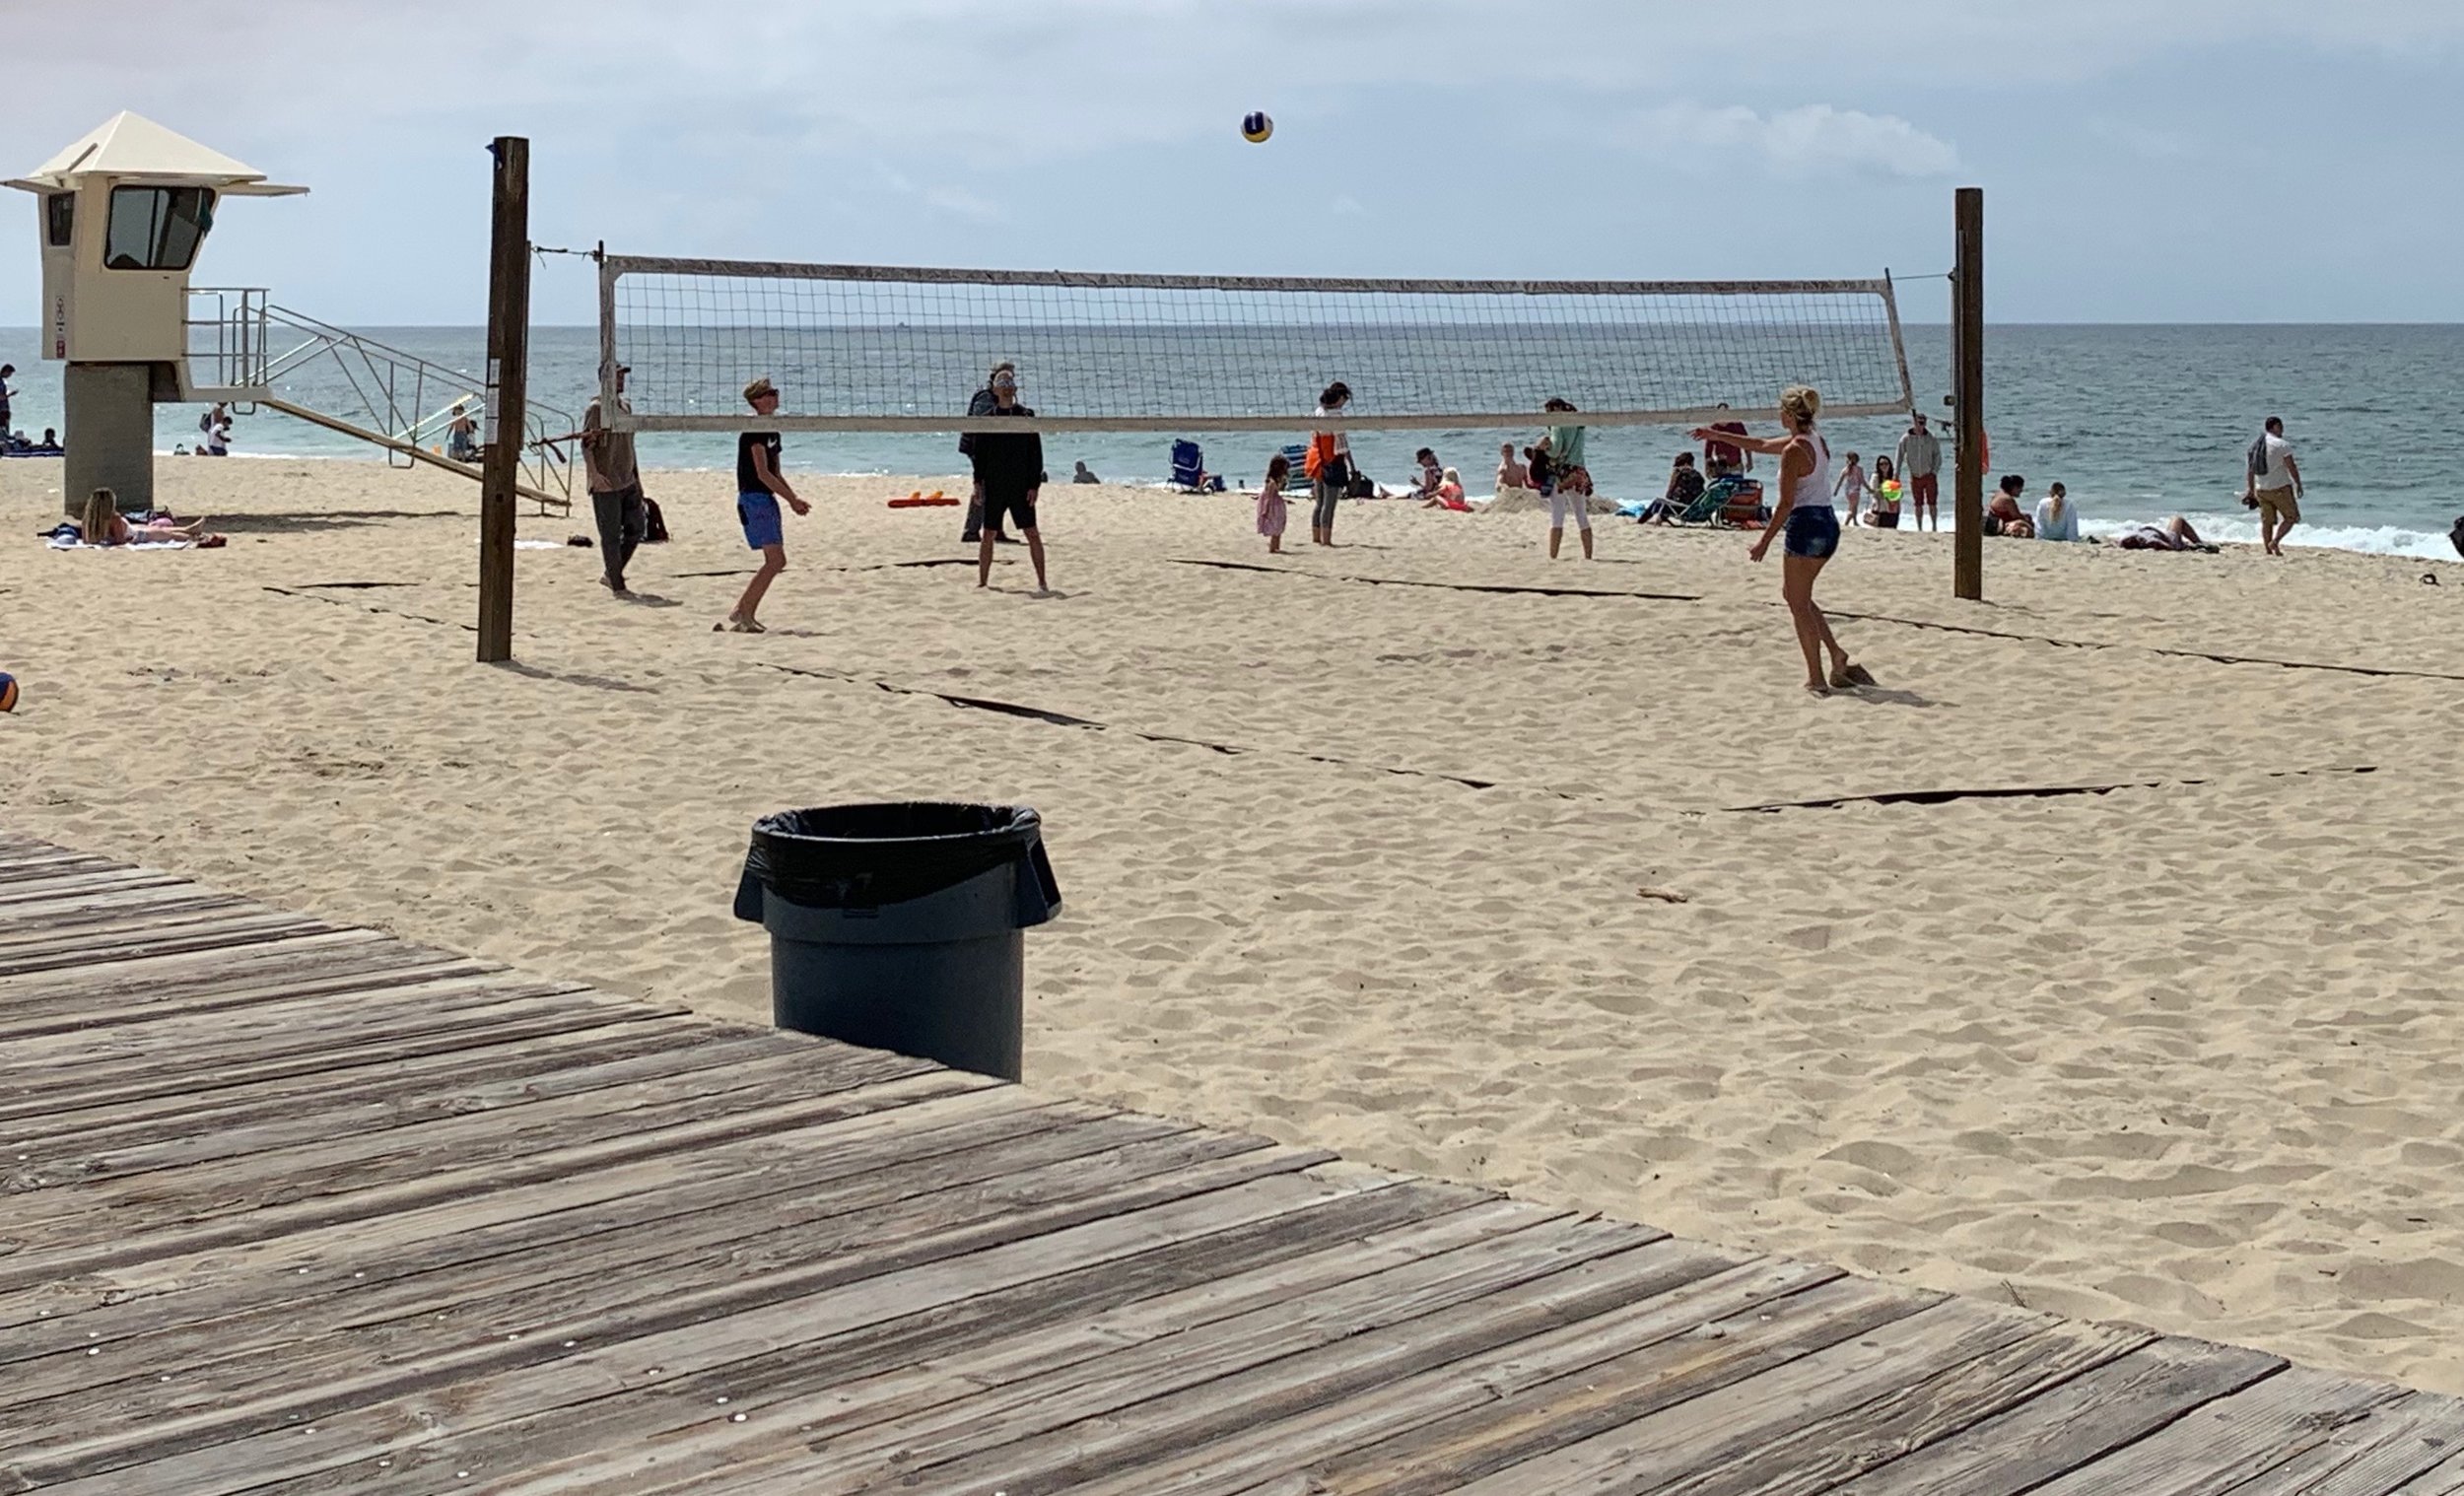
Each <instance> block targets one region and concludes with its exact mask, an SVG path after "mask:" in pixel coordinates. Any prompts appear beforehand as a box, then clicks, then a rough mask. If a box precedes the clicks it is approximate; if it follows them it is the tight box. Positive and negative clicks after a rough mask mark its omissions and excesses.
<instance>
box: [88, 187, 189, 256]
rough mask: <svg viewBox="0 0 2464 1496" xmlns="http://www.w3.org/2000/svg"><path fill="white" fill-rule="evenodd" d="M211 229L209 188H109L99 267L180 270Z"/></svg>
mask: <svg viewBox="0 0 2464 1496" xmlns="http://www.w3.org/2000/svg"><path fill="white" fill-rule="evenodd" d="M213 227H214V189H213V188H211V187H113V188H112V189H111V222H110V226H109V229H108V231H107V233H106V235H105V237H104V239H103V265H104V266H105V267H106V268H108V269H112V270H185V269H187V268H188V264H189V261H191V260H193V259H195V258H196V257H197V245H199V244H201V243H203V242H204V241H205V234H206V231H207V230H209V229H211V228H213Z"/></svg>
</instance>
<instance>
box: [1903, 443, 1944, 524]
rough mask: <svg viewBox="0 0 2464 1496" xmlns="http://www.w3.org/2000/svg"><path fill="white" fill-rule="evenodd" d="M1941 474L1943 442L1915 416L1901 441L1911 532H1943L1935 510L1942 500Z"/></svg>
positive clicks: (1938, 513) (1940, 516)
mask: <svg viewBox="0 0 2464 1496" xmlns="http://www.w3.org/2000/svg"><path fill="white" fill-rule="evenodd" d="M1941 474H1942V442H1940V441H1938V440H1937V439H1936V438H1935V436H1934V433H1933V431H1932V429H1931V428H1929V427H1928V426H1927V425H1926V424H1925V418H1924V417H1923V416H1919V415H1911V416H1910V417H1909V418H1908V430H1907V434H1906V435H1905V436H1902V437H1901V438H1900V439H1899V481H1900V482H1901V483H1903V484H1905V485H1906V486H1907V489H1908V508H1909V510H1910V513H1909V516H1908V528H1910V529H1912V530H1939V529H1941V528H1942V515H1941V513H1940V511H1939V510H1937V509H1936V508H1935V506H1936V505H1937V504H1938V503H1939V502H1940V497H1941V489H1942V477H1941Z"/></svg>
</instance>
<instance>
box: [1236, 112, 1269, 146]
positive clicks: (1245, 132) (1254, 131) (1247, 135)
mask: <svg viewBox="0 0 2464 1496" xmlns="http://www.w3.org/2000/svg"><path fill="white" fill-rule="evenodd" d="M1273 133H1274V121H1273V120H1271V119H1268V118H1267V117H1266V110H1264V109H1252V110H1250V111H1249V112H1248V113H1246V114H1244V115H1242V116H1241V139H1243V140H1246V141H1248V142H1249V143H1250V144H1251V145H1253V146H1263V145H1265V144H1266V137H1268V136H1270V135H1272V134H1273Z"/></svg>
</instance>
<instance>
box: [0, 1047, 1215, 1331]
mask: <svg viewBox="0 0 2464 1496" xmlns="http://www.w3.org/2000/svg"><path fill="white" fill-rule="evenodd" d="M1110 1116H1111V1114H1109V1113H1108V1112H1107V1111H1106V1110H1105V1109H1102V1108H1098V1107H1093V1106H1090V1105H1088V1104H1085V1103H1078V1102H1048V1103H1041V1104H1039V1103H1035V1102H1033V1101H1031V1100H1030V1099H1029V1098H1027V1097H1026V1096H1025V1095H1024V1094H1023V1093H1021V1092H1019V1091H1017V1090H1016V1089H1014V1088H1011V1087H1006V1086H988V1087H981V1088H976V1089H970V1090H962V1091H956V1092H952V1093H949V1094H944V1095H939V1096H929V1097H925V1098H924V1099H921V1100H917V1101H913V1102H910V1103H909V1104H907V1105H905V1106H901V1107H898V1108H895V1109H889V1110H882V1111H870V1112H863V1113H858V1114H856V1115H853V1116H845V1117H837V1118H831V1119H826V1120H824V1121H822V1122H817V1123H813V1124H810V1125H798V1126H788V1127H786V1128H782V1129H780V1130H779V1131H776V1132H769V1133H762V1134H758V1135H755V1136H753V1137H749V1138H742V1139H737V1140H733V1141H729V1140H713V1141H710V1142H708V1143H706V1144H704V1145H701V1146H686V1147H682V1148H679V1149H677V1150H676V1151H673V1152H664V1153H653V1154H650V1155H649V1156H647V1157H642V1158H637V1159H623V1160H610V1161H606V1162H603V1163H600V1164H598V1165H596V1166H592V1167H582V1168H578V1169H576V1170H574V1171H573V1172H571V1173H569V1174H561V1175H557V1176H554V1177H551V1178H548V1179H544V1180H539V1181H534V1182H528V1183H516V1184H513V1185H508V1186H506V1187H504V1188H502V1189H488V1188H486V1187H485V1186H484V1185H474V1186H473V1187H472V1188H471V1189H470V1190H466V1191H464V1192H461V1193H457V1194H454V1195H450V1196H447V1197H445V1198H444V1199H441V1200H439V1201H436V1202H433V1203H427V1204H418V1203H413V1204H410V1205H408V1206H406V1207H405V1208H403V1209H401V1210H398V1211H393V1212H385V1213H379V1214H376V1215H374V1216H369V1217H354V1218H349V1219H343V1220H338V1221H332V1222H328V1223H324V1224H316V1225H309V1226H306V1227H303V1228H302V1229H300V1230H298V1231H295V1232H290V1233H286V1234H283V1235H277V1236H271V1237H267V1238H264V1239H260V1240H257V1241H252V1242H245V1243H239V1244H231V1245H216V1246H212V1247H208V1248H206V1249H204V1250H202V1251H198V1252H190V1253H173V1254H166V1255H164V1256H162V1257H159V1258H153V1259H150V1260H146V1261H143V1262H138V1263H132V1264H129V1265H127V1266H123V1267H118V1268H114V1269H111V1270H108V1271H106V1272H101V1273H96V1274H92V1275H88V1276H85V1277H77V1278H55V1279H50V1280H47V1281H45V1282H43V1283H40V1284H37V1285H35V1286H34V1287H31V1288H26V1289H21V1290H18V1291H17V1292H15V1293H11V1294H5V1295H0V1328H6V1327H10V1326H18V1327H21V1328H22V1327H24V1326H38V1325H39V1326H46V1327H51V1328H56V1329H57V1330H58V1332H59V1333H62V1334H66V1335H69V1336H71V1337H72V1339H74V1338H75V1337H91V1338H93V1339H96V1340H111V1339H115V1338H119V1337H122V1336H125V1335H130V1334H137V1333H143V1332H145V1331H147V1330H151V1329H160V1328H168V1327H171V1326H177V1325H183V1324H193V1323H201V1322H205V1321H212V1320H221V1319H228V1318H231V1317H233V1316H237V1315H240V1314H243V1313H246V1312H248V1311H250V1310H253V1309H260V1308H264V1307H266V1306H268V1305H283V1304H290V1303H295V1302H303V1301H306V1300H308V1299H311V1298H318V1297H323V1296H326V1295H330V1294H335V1293H341V1292H349V1291H353V1290H355V1289H361V1288H367V1287H370V1286H376V1285H381V1284H384V1283H387V1282H392V1281H395V1280H397V1279H400V1278H404V1277H410V1276H414V1275H417V1274H422V1273H430V1272H439V1271H442V1270H444V1269H446V1268H450V1267H455V1266H460V1265H466V1264H469V1263H475V1262H481V1261H486V1260H489V1259H491V1258H500V1257H505V1256H508V1255H511V1254H513V1253H517V1252H521V1251H524V1250H527V1249H531V1248H543V1247H552V1246H555V1245H558V1244H563V1243H567V1242H572V1241H576V1240H579V1239H582V1238H585V1237H589V1236H592V1235H595V1234H597V1233H599V1232H602V1231H629V1232H643V1233H650V1232H655V1231H660V1230H663V1229H664V1228H663V1224H662V1223H663V1222H665V1221H666V1220H667V1219H668V1218H669V1217H672V1216H679V1215H698V1214H703V1213H709V1214H711V1215H712V1216H713V1217H714V1218H729V1217H730V1216H731V1215H732V1211H733V1209H735V1208H737V1207H740V1206H742V1205H744V1204H746V1203H748V1202H753V1201H758V1200H759V1199H761V1198H762V1197H764V1196H766V1195H770V1194H776V1193H780V1192H783V1191H786V1190H809V1189H819V1188H822V1187H827V1186H832V1185H834V1184H835V1183H838V1182H843V1181H845V1180H848V1179H854V1178H867V1179H870V1180H872V1181H875V1182H881V1183H882V1184H883V1188H882V1189H881V1190H880V1191H879V1192H880V1196H881V1197H883V1198H895V1197H897V1194H898V1191H897V1190H896V1189H892V1188H889V1186H890V1185H903V1173H902V1166H904V1165H906V1164H908V1163H910V1162H913V1161H916V1160H922V1159H929V1158H933V1157H936V1156H938V1155H940V1154H942V1153H945V1152H949V1151H954V1150H962V1149H968V1148H978V1149H981V1148H985V1147H987V1146H988V1145H990V1144H992V1143H995V1142H998V1141H1001V1140H1003V1139H1006V1138H1011V1137H1015V1136H1022V1135H1026V1134H1031V1133H1039V1132H1044V1131H1047V1130H1050V1129H1052V1128H1056V1127H1065V1126H1071V1125H1074V1124H1076V1123H1079V1122H1093V1121H1104V1120H1109V1118H1110ZM1186 1130H1189V1128H1188V1127H1187V1126H1185V1125H1180V1124H1172V1125H1164V1124H1158V1131H1157V1134H1156V1135H1164V1134H1167V1133H1171V1132H1177V1131H1186ZM24 1338H25V1339H26V1340H27V1341H28V1342H30V1343H32V1344H34V1346H36V1348H38V1349H45V1350H51V1349H60V1348H64V1347H65V1346H66V1345H68V1344H69V1343H70V1342H69V1341H59V1340H49V1339H44V1338H42V1337H40V1336H35V1335H27V1336H24Z"/></svg>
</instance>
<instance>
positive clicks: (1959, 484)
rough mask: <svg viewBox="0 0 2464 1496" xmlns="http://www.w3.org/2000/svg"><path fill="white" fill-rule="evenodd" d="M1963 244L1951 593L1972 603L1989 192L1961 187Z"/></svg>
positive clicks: (1954, 353)
mask: <svg viewBox="0 0 2464 1496" xmlns="http://www.w3.org/2000/svg"><path fill="white" fill-rule="evenodd" d="M1953 217H1954V219H1955V220H1956V227H1957V233H1958V240H1959V253H1958V259H1957V261H1956V262H1955V264H1954V266H1953V268H1952V270H1951V377H1952V386H1951V387H1952V418H1953V419H1954V420H1955V421H1956V422H1957V423H1958V430H1957V432H1956V433H1955V434H1954V436H1953V440H1952V442H1951V445H1952V452H1951V466H1952V468H1953V470H1954V476H1953V478H1952V480H1951V481H1952V483H1953V484H1954V485H1955V487H1954V488H1953V489H1952V490H1951V523H1952V524H1953V525H1955V526H1956V527H1957V533H1956V534H1954V535H1953V536H1952V537H1951V557H1952V560H1951V592H1952V594H1953V595H1955V596H1957V597H1960V598H1963V599H1965V600H1967V601H1969V602H1976V601H1979V600H1981V599H1982V598H1983V597H1984V595H1985V464H1984V461H1983V460H1982V459H1983V456H1984V451H1985V189H1984V188H1982V187H1961V188H1960V189H1959V193H1958V199H1957V203H1956V206H1955V208H1954V210H1953Z"/></svg>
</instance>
